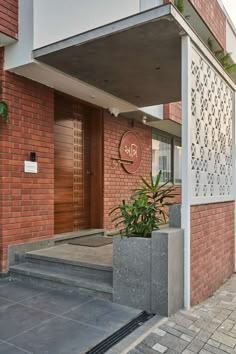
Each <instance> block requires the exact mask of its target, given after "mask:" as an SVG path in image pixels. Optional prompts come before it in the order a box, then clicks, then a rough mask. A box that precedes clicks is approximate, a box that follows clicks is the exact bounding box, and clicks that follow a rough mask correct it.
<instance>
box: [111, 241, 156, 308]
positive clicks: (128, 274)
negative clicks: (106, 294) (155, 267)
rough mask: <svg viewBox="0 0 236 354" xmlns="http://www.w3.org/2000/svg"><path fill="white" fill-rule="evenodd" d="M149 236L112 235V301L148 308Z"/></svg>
mask: <svg viewBox="0 0 236 354" xmlns="http://www.w3.org/2000/svg"><path fill="white" fill-rule="evenodd" d="M150 283H151V239H150V238H149V239H148V238H142V237H120V236H115V237H114V241H113V301H114V302H116V303H119V304H123V305H127V306H131V307H134V308H138V309H143V310H146V311H151V307H150V297H151V288H150Z"/></svg>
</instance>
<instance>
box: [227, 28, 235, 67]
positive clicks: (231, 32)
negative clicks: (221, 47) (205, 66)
mask: <svg viewBox="0 0 236 354" xmlns="http://www.w3.org/2000/svg"><path fill="white" fill-rule="evenodd" d="M226 49H227V52H228V53H232V55H231V56H232V59H233V61H234V62H235V63H236V30H235V29H234V28H233V26H231V25H230V24H229V23H228V22H227V25H226Z"/></svg>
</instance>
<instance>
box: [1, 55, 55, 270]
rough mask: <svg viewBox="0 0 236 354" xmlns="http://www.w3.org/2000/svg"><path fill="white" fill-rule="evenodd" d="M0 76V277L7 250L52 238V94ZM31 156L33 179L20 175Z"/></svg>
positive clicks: (11, 76)
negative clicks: (2, 113)
mask: <svg viewBox="0 0 236 354" xmlns="http://www.w3.org/2000/svg"><path fill="white" fill-rule="evenodd" d="M1 54H2V51H1ZM0 74H1V79H2V80H3V87H2V97H1V98H2V99H3V100H5V101H6V102H7V103H8V104H9V123H7V124H5V123H2V122H1V120H0V132H1V133H0V196H1V197H0V198H1V199H0V214H1V219H0V271H5V270H6V269H7V246H8V245H10V244H20V243H25V242H30V241H33V240H39V239H43V238H49V237H52V236H53V233H54V232H53V228H54V221H53V220H54V219H53V218H54V214H53V210H54V92H53V90H52V89H50V88H47V87H46V86H43V85H41V84H38V83H36V82H33V81H31V80H28V79H26V78H24V77H21V76H17V75H15V74H12V73H9V72H0ZM30 151H35V152H36V154H37V161H38V170H39V173H38V174H27V173H24V161H25V160H28V159H29V153H30Z"/></svg>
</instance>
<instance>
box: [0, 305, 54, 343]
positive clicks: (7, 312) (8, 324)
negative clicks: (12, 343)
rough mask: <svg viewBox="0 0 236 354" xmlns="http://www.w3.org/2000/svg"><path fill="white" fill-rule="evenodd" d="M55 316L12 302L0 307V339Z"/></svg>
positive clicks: (7, 337)
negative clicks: (9, 304) (12, 303)
mask: <svg viewBox="0 0 236 354" xmlns="http://www.w3.org/2000/svg"><path fill="white" fill-rule="evenodd" d="M53 317H55V316H54V315H52V314H50V313H47V312H43V311H39V310H36V309H33V308H31V307H26V306H23V305H21V304H14V305H12V306H8V307H2V308H0V339H2V340H7V339H9V338H12V337H14V336H16V335H18V334H20V333H22V332H24V331H26V330H29V329H30V328H32V327H34V326H38V325H40V324H41V323H42V322H44V321H48V320H50V319H52V318H53Z"/></svg>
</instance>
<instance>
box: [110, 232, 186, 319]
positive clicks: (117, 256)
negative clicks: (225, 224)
mask: <svg viewBox="0 0 236 354" xmlns="http://www.w3.org/2000/svg"><path fill="white" fill-rule="evenodd" d="M183 281H184V235H183V231H182V230H181V229H175V228H168V229H162V230H161V231H155V232H153V233H152V238H151V239H145V238H138V237H130V238H127V237H120V236H116V237H114V242H113V301H114V302H117V303H119V304H122V305H127V306H132V307H135V308H139V309H142V310H146V311H150V312H153V313H158V314H160V315H162V316H170V315H171V314H173V313H175V312H176V311H178V310H179V309H181V308H182V307H183V306H184V283H183Z"/></svg>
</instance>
